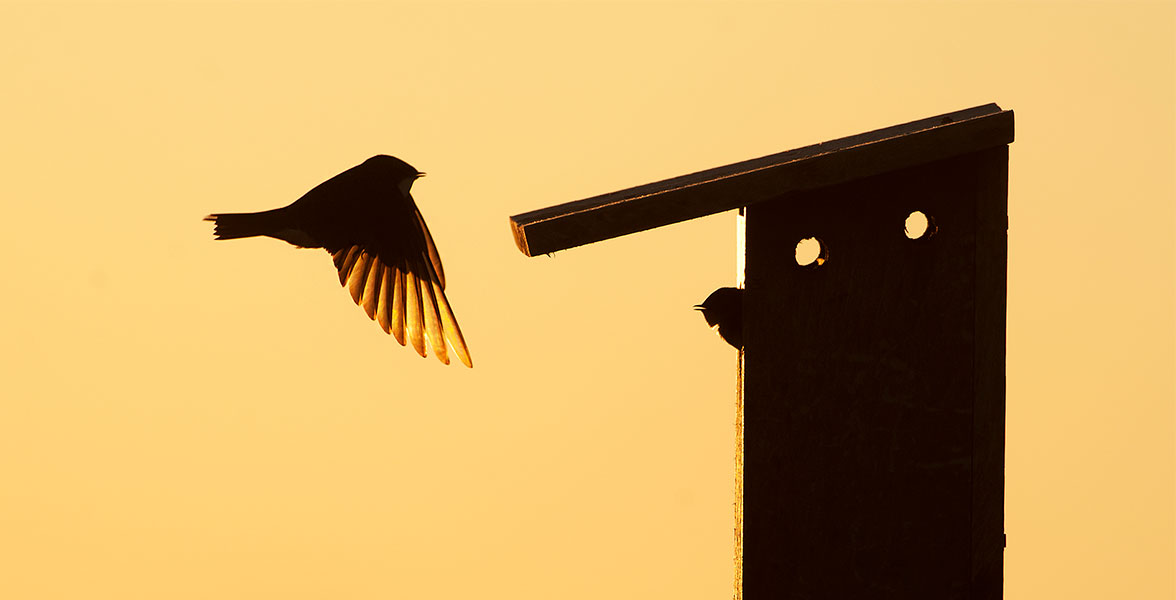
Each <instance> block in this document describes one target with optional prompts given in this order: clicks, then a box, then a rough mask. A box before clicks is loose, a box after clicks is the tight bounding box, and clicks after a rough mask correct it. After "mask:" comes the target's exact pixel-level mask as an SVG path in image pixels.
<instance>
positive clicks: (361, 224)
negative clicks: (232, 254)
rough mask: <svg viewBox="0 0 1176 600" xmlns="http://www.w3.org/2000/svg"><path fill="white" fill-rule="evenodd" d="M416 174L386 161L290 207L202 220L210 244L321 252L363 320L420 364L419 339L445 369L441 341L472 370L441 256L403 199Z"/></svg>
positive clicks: (372, 161) (379, 159)
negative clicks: (209, 228)
mask: <svg viewBox="0 0 1176 600" xmlns="http://www.w3.org/2000/svg"><path fill="white" fill-rule="evenodd" d="M423 175H424V173H422V172H420V171H417V170H416V169H415V168H413V167H412V166H411V165H409V164H408V163H406V162H404V161H402V160H400V159H398V158H395V157H392V156H387V155H382V154H381V155H378V156H373V157H371V158H369V159H367V160H366V161H364V162H363V163H362V164H360V165H358V166H355V167H352V168H350V169H348V170H346V171H343V172H342V173H340V174H338V175H336V176H334V177H332V178H330V179H328V180H326V181H324V182H323V183H321V184H319V185H317V186H315V188H314V189H312V190H310V191H309V192H306V194H304V195H303V196H302V197H301V198H299V199H298V200H296V201H294V203H293V204H291V205H289V206H286V207H284V208H276V209H274V210H267V211H263V212H256V213H220V214H212V215H208V216H207V217H204V220H205V221H212V222H213V223H214V224H215V227H214V229H213V234H214V235H215V236H216V239H218V240H230V239H236V238H245V237H253V236H268V237H272V238H277V239H279V240H283V241H286V242H289V243H290V244H293V245H294V246H297V247H299V248H324V249H326V251H327V252H328V253H330V254H331V257H332V258H333V259H334V261H335V268H336V269H338V271H339V283H340V284H342V285H343V286H345V287H346V288H347V290H348V291H349V292H350V293H351V299H352V300H354V301H355V303H356V304H358V305H359V306H362V307H363V309H364V311H365V312H366V313H367V315H368V317H369V318H371V319H372V320H374V321H376V322H377V323H379V324H380V327H382V328H383V329H384V331H385V332H386V333H391V334H392V335H393V336H394V337H395V338H396V341H398V342H400V345H401V346H403V345H405V338H406V335H407V340H408V342H409V343H411V344H412V347H413V349H414V350H416V352H417V353H418V354H420V355H421V356H422V357H423V356H426V354H427V351H426V345H425V343H426V340H427V341H428V343H429V345H430V346H431V347H432V349H433V354H435V355H436V356H437V358H438V359H440V360H441V362H443V363H445V364H449V352H448V349H447V348H446V340H448V341H449V344H450V345H451V346H452V347H453V350H454V351H455V352H457V356H458V358H459V359H461V362H462V363H464V364H465V365H466V366H467V367H472V366H473V362H471V360H470V353H469V349H468V348H466V343H465V338H463V337H462V335H461V328H459V327H458V325H457V319H456V318H455V317H454V316H453V310H452V309H451V308H450V306H449V300H448V299H446V297H445V271H444V269H443V268H442V267H441V256H440V255H439V254H438V253H437V245H436V244H434V243H433V236H432V235H431V234H430V233H429V228H428V226H426V225H425V219H424V217H422V216H421V211H420V210H419V209H418V208H417V206H416V203H414V202H413V199H412V195H411V194H410V193H409V190H410V188H411V187H412V184H413V182H414V181H416V180H417V179H418V178H419V177H421V176H423Z"/></svg>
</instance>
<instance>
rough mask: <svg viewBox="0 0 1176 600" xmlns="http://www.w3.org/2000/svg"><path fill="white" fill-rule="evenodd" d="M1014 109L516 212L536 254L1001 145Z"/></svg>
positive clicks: (516, 224)
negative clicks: (519, 212)
mask: <svg viewBox="0 0 1176 600" xmlns="http://www.w3.org/2000/svg"><path fill="white" fill-rule="evenodd" d="M1012 141H1013V113H1012V111H1002V110H1001V109H1000V107H999V106H997V105H996V104H986V105H984V106H978V107H975V108H970V109H967V110H961V111H957V112H953V113H948V114H945V115H938V116H934V117H929V118H926V119H920V120H918V121H913V122H910V123H905V124H902V125H896V126H893V127H887V128H885V129H879V130H876V131H871V132H868V133H862V134H859V135H854V136H850V137H845V138H841V139H837V140H833V141H829V142H824V143H821V144H815V145H812V146H806V147H804V148H798V149H795V150H789V151H787V152H781V153H779V154H773V155H770V156H764V157H761V158H756V159H752V160H747V161H743V162H739V163H735V164H731V165H727V166H723V167H717V168H714V169H708V170H705V171H700V172H698V173H692V174H690V175H683V176H680V177H674V178H672V179H667V180H664V181H659V182H656V183H650V184H646V185H642V186H637V187H633V188H629V189H625V190H620V191H617V192H612V193H608V194H603V195H600V196H594V197H592V198H586V199H584V200H577V201H574V202H568V203H566V204H560V205H558V206H552V207H548V208H543V209H539V210H535V211H531V212H526V213H522V214H518V215H515V216H513V217H511V218H510V221H511V229H512V232H513V234H514V238H515V243H516V244H517V245H518V247H519V250H521V251H522V252H523V254H526V255H527V256H537V255H540V254H547V253H550V252H556V251H559V250H564V249H567V248H573V247H576V246H581V245H584V244H590V243H593V242H598V241H601V240H606V239H610V238H614V237H619V236H622V235H627V234H630V233H635V232H638V231H644V230H646V229H652V228H654V227H661V226H663V225H670V224H672V223H677V222H680V221H685V220H689V219H694V218H698V217H702V216H706V215H710V214H715V213H719V212H723V211H727V210H731V209H734V208H738V207H741V206H750V205H753V204H757V203H760V202H764V201H767V200H772V199H777V198H786V197H787V196H789V195H790V194H793V193H796V192H803V191H807V190H815V189H819V188H822V187H826V186H830V185H836V184H839V183H845V182H848V181H852V180H855V179H860V178H863V177H869V176H872V175H877V174H880V173H885V172H888V171H893V170H897V169H903V168H907V167H912V166H916V165H920V164H925V163H928V162H932V161H936V160H941V159H944V158H950V157H953V156H959V155H962V154H967V153H970V152H976V151H979V150H984V149H987V148H992V147H996V146H1001V145H1005V144H1008V143H1010V142H1012Z"/></svg>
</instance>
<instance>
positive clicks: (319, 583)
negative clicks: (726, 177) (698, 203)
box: [0, 2, 1176, 600]
mask: <svg viewBox="0 0 1176 600" xmlns="http://www.w3.org/2000/svg"><path fill="white" fill-rule="evenodd" d="M1174 39H1176V5H1174V4H1173V3H1149V4H1124V3H1119V2H1106V3H1099V2H1095V3H1081V4H1074V3H1062V2H1049V3H1030V2H1021V3H984V2H972V3H910V4H906V3H845V2H834V3H736V4H721V5H720V4H702V3H670V2H650V3H640V4H628V3H603V4H576V3H558V4H540V3H492V2H485V3H447V2H431V3H419V4H402V3H362V4H349V3H341V2H329V3H328V2H321V3H308V2H303V3H289V4H287V3H269V2H267V3H256V4H247V3H207V4H205V3H158V4H148V3H116V4H104V3H92V2H87V3H81V4H67V3H27V4H26V3H4V4H2V5H0V56H2V57H3V59H0V75H2V78H3V93H2V94H0V107H2V108H3V110H2V111H0V123H2V127H0V132H2V133H0V136H2V137H3V140H4V142H3V143H2V144H0V165H3V167H2V168H3V173H4V191H3V194H2V199H0V203H2V207H3V211H2V214H3V217H4V218H3V223H4V226H3V231H4V233H3V235H2V236H0V245H2V248H0V249H2V250H3V252H2V254H0V255H2V256H3V257H4V259H3V260H4V277H3V278H0V286H2V290H0V292H2V295H3V302H4V308H5V310H4V311H3V312H2V314H0V339H2V340H3V343H2V344H0V352H2V356H0V598H11V599H14V600H17V599H19V600H25V599H28V600H41V599H78V598H85V599H87V600H98V599H107V598H110V599H119V600H130V599H140V598H141V599H157V598H168V599H179V600H186V599H198V598H221V599H246V598H249V599H252V598H283V599H295V600H297V599H317V598H354V599H367V598H471V597H477V598H511V599H547V598H563V599H571V600H576V599H589V598H591V599H599V598H616V599H624V598H634V599H635V598H679V599H687V598H690V599H694V598H697V599H714V598H728V597H730V595H731V581H732V564H731V556H732V526H733V511H732V506H731V503H732V499H733V480H734V478H733V472H732V469H733V467H732V461H733V457H734V401H733V392H734V384H735V380H734V377H735V352H734V351H733V350H731V349H730V348H729V347H727V346H726V345H725V344H723V343H722V342H721V341H720V340H719V339H718V338H717V337H716V336H715V335H714V334H713V333H711V332H710V331H709V330H708V329H707V328H706V326H705V325H704V323H703V321H702V319H701V318H700V317H699V315H698V314H697V313H696V312H694V311H692V310H691V306H692V305H693V304H695V303H697V302H699V301H701V300H702V299H703V298H705V297H706V295H707V294H708V293H709V292H710V291H711V290H713V289H714V288H716V287H719V286H721V285H730V284H731V283H732V282H733V281H734V276H735V273H734V270H735V223H734V221H735V218H734V216H733V215H732V214H730V213H728V214H724V215H716V216H712V217H708V218H704V219H698V220H695V221H691V222H687V223H682V224H678V225H674V226H670V227H665V228H662V229H658V230H655V231H650V232H645V233H641V234H636V235H631V236H627V237H624V238H620V239H616V240H611V241H608V242H604V243H600V244H595V245H591V246H588V247H583V248H577V249H573V250H569V251H566V252H561V253H558V254H556V255H555V256H554V257H551V258H548V257H539V258H526V257H524V256H523V255H522V254H520V253H519V252H518V250H516V249H515V247H514V244H513V241H512V239H511V235H510V231H509V228H508V226H507V217H508V216H509V215H512V214H516V213H520V212H524V211H527V210H531V209H535V208H540V207H544V206H548V205H552V204H557V203H561V202H566V201H569V200H575V199H579V198H583V197H587V196H591V195H596V194H600V193H604V192H609V191H613V190H617V189H621V188H625V187H629V186H632V185H637V184H642V183H647V182H650V181H655V180H659V179H664V178H667V177H671V176H675V175H680V174H684V173H688V172H693V171H697V170H700V169H704V168H709V167H714V166H719V165H723V164H727V163H731V162H735V161H739V160H743V159H748V158H754V157H757V156H762V155H765V154H770V153H774V152H778V151H782V150H787V149H790V148H795V147H799V146H803V145H806V144H811V143H815V142H819V141H823V140H827V139H832V138H836V137H841V136H845V135H850V134H854V133H859V132H862V131H868V130H871V129H876V128H880V127H884V126H888V125H893V124H897V123H902V122H906V121H911V120H914V119H918V118H922V117H926V116H931V115H935V114H940V113H945V112H949V111H952V110H957V109H962V108H967V107H971V106H975V105H979V104H984V103H987V102H997V103H999V104H1000V105H1001V106H1002V107H1003V108H1006V109H1012V110H1015V111H1016V115H1017V121H1016V127H1017V132H1016V136H1017V139H1016V142H1015V143H1014V144H1013V145H1012V146H1011V161H1010V192H1009V212H1010V215H1009V216H1010V226H1009V297H1008V429H1007V496H1006V507H1007V518H1006V530H1007V532H1008V544H1009V545H1008V549H1007V551H1006V596H1007V597H1008V598H1010V599H1037V598H1076V599H1086V598H1090V599H1104V598H1137V599H1156V600H1170V599H1171V598H1173V597H1174V596H1176V571H1174V569H1176V567H1174V565H1176V493H1174V491H1176V448H1174V445H1173V438H1174V435H1173V434H1174V429H1176V414H1174V411H1173V403H1174V398H1176V378H1174V375H1173V373H1174V370H1176V320H1174V316H1176V315H1174V313H1176V294H1174V289H1176V288H1174V284H1176V244H1174V242H1173V237H1174V233H1176V211H1174V208H1173V207H1174V203H1176V178H1174V175H1173V165H1174V164H1176V146H1174V140H1176V115H1174V111H1176V109H1174V107H1176V42H1174ZM377 153H388V154H394V155H396V156H398V157H400V158H403V159H405V160H407V161H408V162H409V163H411V164H412V165H413V166H415V167H417V168H418V169H421V170H423V171H427V172H428V173H429V176H428V177H427V178H425V179H423V180H421V181H420V182H418V183H417V185H416V186H415V188H414V195H415V196H416V199H417V203H418V205H419V206H420V207H421V210H422V212H423V213H424V215H425V218H426V219H427V220H428V222H429V226H430V228H431V230H432V233H433V235H434V237H435V238H436V240H437V243H438V245H439V247H440V250H441V255H442V257H443V259H444V260H445V270H446V275H447V279H448V284H449V285H448V289H447V292H448V297H449V300H450V302H451V303H452V305H453V308H454V311H455V312H456V314H457V318H458V320H459V322H460V323H461V326H462V330H463V332H464V333H465V336H466V340H467V341H468V342H469V347H470V350H471V353H472V355H473V358H474V364H475V365H476V367H475V368H474V369H472V370H470V369H465V368H464V367H461V366H460V365H456V366H449V367H445V366H443V365H441V364H440V363H439V362H438V361H436V360H435V359H433V358H431V357H430V358H429V359H427V360H426V359H421V358H419V357H417V356H416V355H415V354H414V353H413V352H412V351H411V350H409V349H405V348H402V347H400V346H399V345H397V344H396V342H395V341H394V340H393V339H392V338H391V337H390V336H388V335H386V334H384V333H383V332H382V331H380V329H379V327H378V326H376V325H375V324H373V323H372V322H370V321H369V320H368V319H367V317H366V316H365V315H364V314H363V312H362V310H360V309H359V308H357V307H356V306H355V305H354V304H353V303H352V301H351V299H350V298H349V297H348V295H347V292H346V291H345V290H343V289H342V288H340V286H339V284H338V280H337V277H336V274H335V271H334V269H333V267H332V265H331V260H330V257H329V256H328V255H327V254H326V253H325V252H323V251H321V250H314V251H311V250H301V251H299V250H295V249H293V248H292V247H290V246H289V245H287V244H285V243H282V242H279V241H275V240H269V239H254V240H244V241H233V242H214V241H213V239H212V227H211V225H210V224H209V223H204V222H202V221H201V218H202V217H203V216H204V215H205V214H208V213H210V212H232V211H250V210H261V209H267V208H274V207H277V206H283V205H285V204H288V203H289V202H291V201H293V200H294V199H296V198H297V197H299V196H300V195H301V194H302V193H304V192H305V191H307V190H308V189H310V188H311V187H313V186H314V185H316V184H317V183H319V182H321V181H323V180H324V179H326V178H328V177H330V176H332V175H334V174H336V173H338V172H340V171H342V170H344V169H346V168H348V167H351V166H353V165H355V164H358V163H359V162H361V161H363V160H364V159H365V158H367V157H368V156H371V155H373V154H377ZM782 343H803V340H782Z"/></svg>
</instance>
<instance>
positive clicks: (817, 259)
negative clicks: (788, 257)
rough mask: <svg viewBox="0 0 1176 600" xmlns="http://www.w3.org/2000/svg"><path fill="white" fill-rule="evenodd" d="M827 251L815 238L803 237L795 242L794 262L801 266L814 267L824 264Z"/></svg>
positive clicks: (827, 256) (827, 255)
mask: <svg viewBox="0 0 1176 600" xmlns="http://www.w3.org/2000/svg"><path fill="white" fill-rule="evenodd" d="M828 258H829V252H828V251H827V250H826V249H825V244H824V243H822V242H821V240H818V239H817V238H804V239H803V240H800V241H799V242H797V243H796V264H798V265H800V266H802V267H809V266H812V267H816V266H820V265H823V264H825V261H826V260H827V259H828Z"/></svg>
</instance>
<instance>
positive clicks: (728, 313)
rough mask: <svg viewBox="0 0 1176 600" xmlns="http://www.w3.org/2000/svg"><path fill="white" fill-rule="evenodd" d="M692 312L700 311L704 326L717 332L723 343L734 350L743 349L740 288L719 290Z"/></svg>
mask: <svg viewBox="0 0 1176 600" xmlns="http://www.w3.org/2000/svg"><path fill="white" fill-rule="evenodd" d="M694 310H698V311H702V318H704V319H706V324H707V325H709V326H710V327H711V329H714V330H715V331H716V332H718V334H719V337H721V338H723V341H725V342H727V343H728V344H731V346H733V347H735V348H736V349H740V348H743V290H742V289H740V288H733V287H724V288H719V289H717V290H715V291H713V292H711V295H709V296H707V297H706V300H703V301H702V304H696V305H695V306H694Z"/></svg>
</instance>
